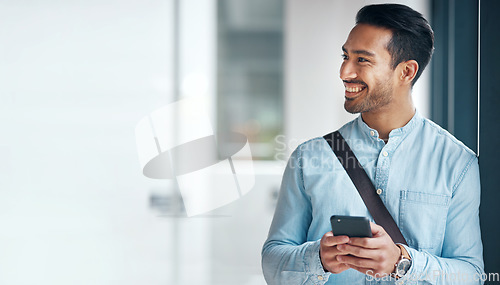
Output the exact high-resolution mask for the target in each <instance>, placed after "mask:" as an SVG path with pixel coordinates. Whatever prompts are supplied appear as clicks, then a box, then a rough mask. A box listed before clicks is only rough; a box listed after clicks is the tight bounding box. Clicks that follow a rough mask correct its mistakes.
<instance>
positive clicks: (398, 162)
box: [262, 4, 484, 284]
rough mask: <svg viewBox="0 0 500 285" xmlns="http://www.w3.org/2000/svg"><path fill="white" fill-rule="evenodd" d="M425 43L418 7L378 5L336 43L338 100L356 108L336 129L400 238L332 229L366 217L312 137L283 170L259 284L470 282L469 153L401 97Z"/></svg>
mask: <svg viewBox="0 0 500 285" xmlns="http://www.w3.org/2000/svg"><path fill="white" fill-rule="evenodd" d="M433 42H434V39H433V32H432V29H431V28H430V26H429V24H428V22H427V21H426V20H425V19H424V18H423V17H422V15H421V14H420V13H418V12H416V11H414V10H412V9H411V8H409V7H406V6H403V5H397V4H383V5H370V6H365V7H364V8H362V9H361V10H360V11H359V12H358V14H357V16H356V26H355V27H354V28H353V29H352V30H351V32H350V34H349V36H348V38H347V41H346V42H345V44H344V45H343V46H342V51H343V54H342V57H343V63H342V66H341V68H340V79H341V80H342V81H343V83H344V86H345V94H344V96H345V104H344V107H345V109H346V110H347V111H348V112H350V113H360V116H359V117H358V118H357V119H355V120H353V121H351V122H349V123H347V124H346V125H344V126H343V127H342V128H340V129H339V130H338V131H339V133H340V134H341V135H342V136H343V137H344V138H345V140H346V141H347V143H348V144H349V145H350V147H351V149H352V151H353V153H354V154H355V155H356V157H357V158H358V160H359V161H360V163H361V165H362V166H363V169H364V171H366V173H367V175H368V177H369V178H370V180H371V182H372V184H373V186H374V187H375V189H377V190H376V193H377V194H378V195H379V196H380V198H381V200H382V202H383V203H384V205H385V207H386V208H387V210H388V211H389V213H390V214H391V216H392V218H393V219H394V220H395V222H396V224H397V225H398V227H399V229H400V231H401V233H402V235H403V237H404V239H405V240H406V242H407V245H404V244H399V243H398V244H396V243H395V242H394V241H393V240H392V238H391V236H389V234H387V232H386V230H385V229H384V228H383V227H381V226H379V225H376V224H375V223H372V224H371V231H372V235H373V237H371V238H349V237H347V236H334V235H333V233H332V232H331V226H330V220H329V219H330V216H331V215H344V216H365V217H368V218H370V219H372V217H371V214H370V212H369V211H368V209H367V207H366V206H365V204H364V202H363V200H362V199H361V197H360V196H359V193H358V191H357V190H356V188H355V186H354V184H353V182H352V181H351V180H350V178H349V176H348V175H347V173H346V171H345V169H344V168H343V166H342V165H341V163H340V162H339V160H338V159H337V157H336V156H335V155H334V153H333V152H332V149H331V148H330V146H329V144H328V142H327V141H326V140H325V139H324V138H323V137H320V138H315V139H312V140H310V141H307V142H305V143H303V144H302V145H300V146H299V147H298V148H297V149H296V150H295V151H294V152H293V154H292V156H291V157H290V160H289V163H288V165H287V168H286V170H285V173H284V175H283V181H282V185H281V190H280V194H279V198H278V204H277V206H276V211H275V215H274V219H273V223H272V225H271V229H270V231H269V236H268V239H267V240H266V242H265V244H264V247H263V251H262V267H263V271H264V276H265V278H266V281H267V282H268V283H269V284H325V283H326V284H371V282H372V281H373V280H376V279H375V278H377V279H378V280H379V281H382V282H387V284H392V283H401V284H402V283H409V284H416V283H417V282H419V284H481V283H482V282H481V274H482V273H484V270H483V258H482V243H481V236H480V229H479V197H480V182H479V167H478V162H477V158H476V156H475V154H474V153H473V152H472V151H471V150H470V149H468V148H467V147H466V146H465V145H463V144H462V143H461V142H460V141H458V140H457V139H456V138H454V137H453V136H452V135H450V134H449V133H448V132H447V131H445V130H443V129H442V128H440V127H439V126H437V125H436V124H434V123H433V122H431V121H430V120H428V119H426V118H423V117H422V116H421V115H420V114H419V112H418V111H417V110H416V109H415V106H414V104H413V101H412V95H411V91H412V87H413V85H414V84H415V82H416V81H417V79H418V78H419V77H420V75H421V74H422V71H423V70H424V68H425V67H426V65H427V64H428V63H429V60H430V58H431V55H432V51H433ZM318 162H319V163H318ZM372 221H373V219H372ZM403 261H404V263H405V266H404V267H403V269H401V268H400V267H399V265H401V264H402V262H403ZM396 267H397V268H398V271H396Z"/></svg>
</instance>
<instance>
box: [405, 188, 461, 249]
mask: <svg viewBox="0 0 500 285" xmlns="http://www.w3.org/2000/svg"><path fill="white" fill-rule="evenodd" d="M450 200H451V196H447V195H439V194H430V193H423V192H414V191H406V190H401V194H400V201H399V202H400V211H399V226H400V228H401V231H402V232H403V235H404V236H405V238H406V241H407V242H408V245H409V246H410V247H412V248H415V249H418V250H426V251H428V252H431V253H434V254H439V253H440V252H441V246H442V244H443V240H444V232H445V228H446V217H447V215H448V208H449V206H450Z"/></svg>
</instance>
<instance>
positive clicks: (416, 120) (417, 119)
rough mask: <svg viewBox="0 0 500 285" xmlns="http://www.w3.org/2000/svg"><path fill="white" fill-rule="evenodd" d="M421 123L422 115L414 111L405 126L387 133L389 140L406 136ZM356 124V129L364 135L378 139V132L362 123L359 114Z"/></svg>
mask: <svg viewBox="0 0 500 285" xmlns="http://www.w3.org/2000/svg"><path fill="white" fill-rule="evenodd" d="M422 122H423V117H422V115H420V113H419V112H418V110H416V111H415V114H414V115H413V117H412V118H411V120H410V121H409V122H408V123H406V125H404V126H403V127H401V128H397V129H394V130H392V131H391V132H390V133H389V138H392V137H398V136H401V137H403V136H406V135H407V134H409V133H410V132H411V131H412V130H413V129H415V127H417V126H419V125H420V124H421V123H422ZM357 124H358V127H359V128H360V129H361V131H362V132H363V133H364V134H366V135H367V136H369V137H373V138H375V139H377V138H378V132H377V130H375V129H372V128H370V127H369V126H368V125H367V124H366V123H365V122H364V121H363V118H362V117H361V114H360V115H359V116H358V118H357Z"/></svg>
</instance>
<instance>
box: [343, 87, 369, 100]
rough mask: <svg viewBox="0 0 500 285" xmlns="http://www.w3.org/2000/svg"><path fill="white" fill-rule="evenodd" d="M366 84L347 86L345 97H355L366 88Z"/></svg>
mask: <svg viewBox="0 0 500 285" xmlns="http://www.w3.org/2000/svg"><path fill="white" fill-rule="evenodd" d="M365 89H366V86H357V87H347V86H345V98H346V99H354V98H355V97H357V96H358V95H359V93H361V91H363V90H365Z"/></svg>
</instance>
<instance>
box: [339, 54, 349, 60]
mask: <svg viewBox="0 0 500 285" xmlns="http://www.w3.org/2000/svg"><path fill="white" fill-rule="evenodd" d="M340 56H341V57H342V59H343V60H348V59H349V57H348V56H347V55H345V54H341V55H340Z"/></svg>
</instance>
